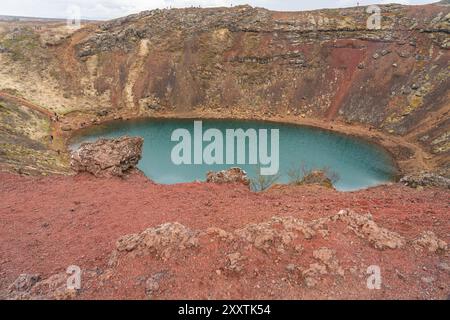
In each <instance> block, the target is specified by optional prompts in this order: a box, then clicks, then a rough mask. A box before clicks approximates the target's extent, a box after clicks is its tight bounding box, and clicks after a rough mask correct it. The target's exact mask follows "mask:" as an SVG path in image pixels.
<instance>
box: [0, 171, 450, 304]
mask: <svg viewBox="0 0 450 320" xmlns="http://www.w3.org/2000/svg"><path fill="white" fill-rule="evenodd" d="M0 181H1V184H0V197H1V199H2V201H1V203H0V219H1V223H0V237H1V241H0V252H1V258H0V297H1V298H3V299H94V298H123V299H129V298H138V299H171V298H199V299H208V298H216V299H219V298H224V299H228V298H252V299H259V298H267V299H304V298H314V299H316V298H318V299H327V298H337V299H348V298H356V299H367V298H377V299H397V298H398V299H406V298H411V299H446V298H447V297H448V296H449V294H450V286H449V284H450V258H449V250H448V249H449V248H448V243H449V241H450V234H449V232H448V230H450V216H449V213H450V210H449V206H450V203H449V201H448V199H449V191H448V189H442V188H441V189H437V188H433V187H426V188H419V189H411V188H409V187H406V186H402V185H400V184H393V185H390V186H380V187H377V188H372V189H369V190H362V191H358V192H348V193H341V192H337V191H334V190H332V189H329V188H324V187H320V186H279V187H273V188H272V189H270V190H269V191H266V192H261V193H255V192H251V191H249V190H248V186H245V185H243V184H215V183H192V184H181V185H172V186H163V185H157V184H154V183H152V182H151V181H149V180H148V179H147V178H145V177H144V176H142V175H141V174H140V173H138V172H135V173H132V174H131V175H129V176H127V177H125V178H118V177H112V178H95V177H94V176H93V175H90V174H80V175H77V176H71V177H67V176H57V177H55V176H53V177H25V176H18V175H15V174H9V173H1V174H0ZM70 265H77V266H79V267H80V268H81V270H82V278H81V279H82V283H81V290H78V291H76V290H75V291H69V290H67V289H66V288H67V287H66V281H67V278H68V275H67V274H66V273H65V271H66V269H67V268H68V266H70ZM373 265H377V266H379V267H380V271H381V277H382V278H381V279H382V282H381V288H380V289H379V290H377V289H374V290H370V289H368V288H367V279H368V278H369V276H370V274H367V268H368V267H369V266H373Z"/></svg>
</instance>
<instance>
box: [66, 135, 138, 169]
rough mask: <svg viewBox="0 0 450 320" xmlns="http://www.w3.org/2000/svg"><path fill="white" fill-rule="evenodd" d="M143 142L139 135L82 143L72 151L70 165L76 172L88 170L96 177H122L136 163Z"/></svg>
mask: <svg viewBox="0 0 450 320" xmlns="http://www.w3.org/2000/svg"><path fill="white" fill-rule="evenodd" d="M143 144H144V139H142V138H140V137H121V138H118V139H99V140H97V141H96V142H93V143H83V144H82V145H81V146H80V147H79V148H78V150H76V151H73V152H72V155H71V166H72V168H73V169H74V170H75V171H76V172H89V173H92V174H93V175H94V176H96V177H111V176H118V177H122V176H124V175H125V174H126V173H127V172H128V171H130V170H131V169H134V168H135V167H136V165H137V164H138V162H139V160H140V159H141V155H142V146H143Z"/></svg>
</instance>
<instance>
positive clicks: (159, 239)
mask: <svg viewBox="0 0 450 320" xmlns="http://www.w3.org/2000/svg"><path fill="white" fill-rule="evenodd" d="M197 245H198V238H197V234H196V232H194V231H192V230H190V229H189V228H187V227H185V226H184V225H182V224H180V223H178V222H174V223H165V224H162V225H160V226H157V227H155V228H148V229H147V230H145V231H143V232H141V233H138V234H129V235H126V236H123V237H122V238H120V239H119V240H117V242H116V248H117V251H118V252H131V253H133V254H136V255H142V254H147V255H148V254H153V255H155V256H157V257H160V258H161V259H163V260H164V259H168V258H169V257H170V255H171V254H172V253H174V252H179V251H182V250H184V249H188V248H193V247H196V246H197Z"/></svg>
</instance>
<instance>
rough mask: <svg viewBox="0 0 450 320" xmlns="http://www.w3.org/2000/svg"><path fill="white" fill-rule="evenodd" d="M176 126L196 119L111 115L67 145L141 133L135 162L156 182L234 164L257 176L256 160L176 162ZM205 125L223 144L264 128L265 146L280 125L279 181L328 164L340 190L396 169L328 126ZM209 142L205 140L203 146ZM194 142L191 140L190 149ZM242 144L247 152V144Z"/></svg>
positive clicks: (380, 179) (199, 176) (379, 180)
mask: <svg viewBox="0 0 450 320" xmlns="http://www.w3.org/2000/svg"><path fill="white" fill-rule="evenodd" d="M178 128H184V129H188V130H189V131H190V133H191V135H192V136H194V133H193V132H194V120H155V119H152V120H140V121H115V122H111V123H108V124H103V125H100V126H96V127H93V128H89V129H85V130H83V131H81V132H80V134H79V135H77V136H76V137H74V138H73V139H72V141H71V148H76V147H78V146H79V144H80V143H81V142H86V141H94V140H96V139H98V138H99V137H105V138H112V137H119V136H123V135H129V136H141V137H143V138H144V150H143V158H142V160H141V161H140V162H139V165H138V166H139V168H140V169H141V170H142V171H143V172H144V174H145V175H146V176H147V177H149V178H150V179H152V180H153V181H155V182H157V183H162V184H173V183H180V182H192V181H195V180H201V181H203V180H205V177H206V173H207V172H208V171H210V170H213V171H218V170H222V169H226V168H230V167H236V166H239V167H241V168H243V169H244V170H246V171H247V173H248V174H249V176H250V177H256V176H257V172H258V170H259V168H258V166H256V165H249V164H246V165H241V164H234V165H226V164H223V165H218V164H214V165H206V164H197V165H196V164H190V165H186V164H182V165H175V164H174V163H173V162H172V160H171V152H172V149H173V147H174V146H175V145H177V144H178V142H177V141H175V142H174V141H171V135H172V132H173V131H174V130H175V129H178ZM209 128H217V129H219V130H220V131H221V132H223V136H224V146H225V145H226V144H225V132H226V129H238V128H242V129H244V130H247V129H249V128H253V129H256V130H257V131H258V130H259V129H268V132H269V134H268V141H269V142H268V143H269V151H271V148H270V137H271V135H270V129H279V178H278V180H277V182H279V183H287V182H289V181H290V177H289V175H288V172H289V171H290V170H291V169H292V168H297V169H299V168H301V167H307V168H309V169H319V168H323V167H327V168H329V169H330V170H331V171H333V172H335V173H337V174H338V176H339V179H338V181H337V182H336V183H335V187H336V188H337V189H338V190H341V191H351V190H358V189H363V188H367V187H370V186H375V185H379V184H383V183H386V182H389V181H392V180H393V177H394V175H395V173H396V169H395V165H394V162H393V160H392V159H391V158H390V156H389V155H388V153H387V152H385V150H383V149H382V148H380V147H379V146H377V145H374V144H372V143H369V142H367V141H364V140H361V139H357V138H353V137H350V136H346V135H342V134H337V133H334V132H331V131H326V130H321V129H317V128H312V127H305V126H295V125H288V124H278V123H277V124H275V123H267V122H256V121H240V120H203V132H205V131H206V130H207V129H209ZM209 143H210V142H203V147H205V146H206V145H208V144H209ZM192 145H193V143H192ZM193 148H194V147H193V146H192V154H193ZM246 150H247V152H248V147H246ZM224 154H225V151H224ZM235 154H236V152H235ZM269 154H270V152H269ZM247 157H248V155H247ZM247 159H248V158H247ZM247 162H248V161H247Z"/></svg>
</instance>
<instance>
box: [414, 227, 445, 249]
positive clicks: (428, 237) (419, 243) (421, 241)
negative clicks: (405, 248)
mask: <svg viewBox="0 0 450 320" xmlns="http://www.w3.org/2000/svg"><path fill="white" fill-rule="evenodd" d="M413 245H414V246H415V247H416V248H417V249H420V248H424V249H427V250H428V251H429V252H434V253H435V252H439V251H441V252H445V251H446V250H447V243H446V242H445V241H444V240H441V239H439V238H438V237H437V236H436V235H435V234H434V232H433V231H424V232H422V234H421V235H420V236H419V237H418V238H417V239H416V240H414V241H413Z"/></svg>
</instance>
